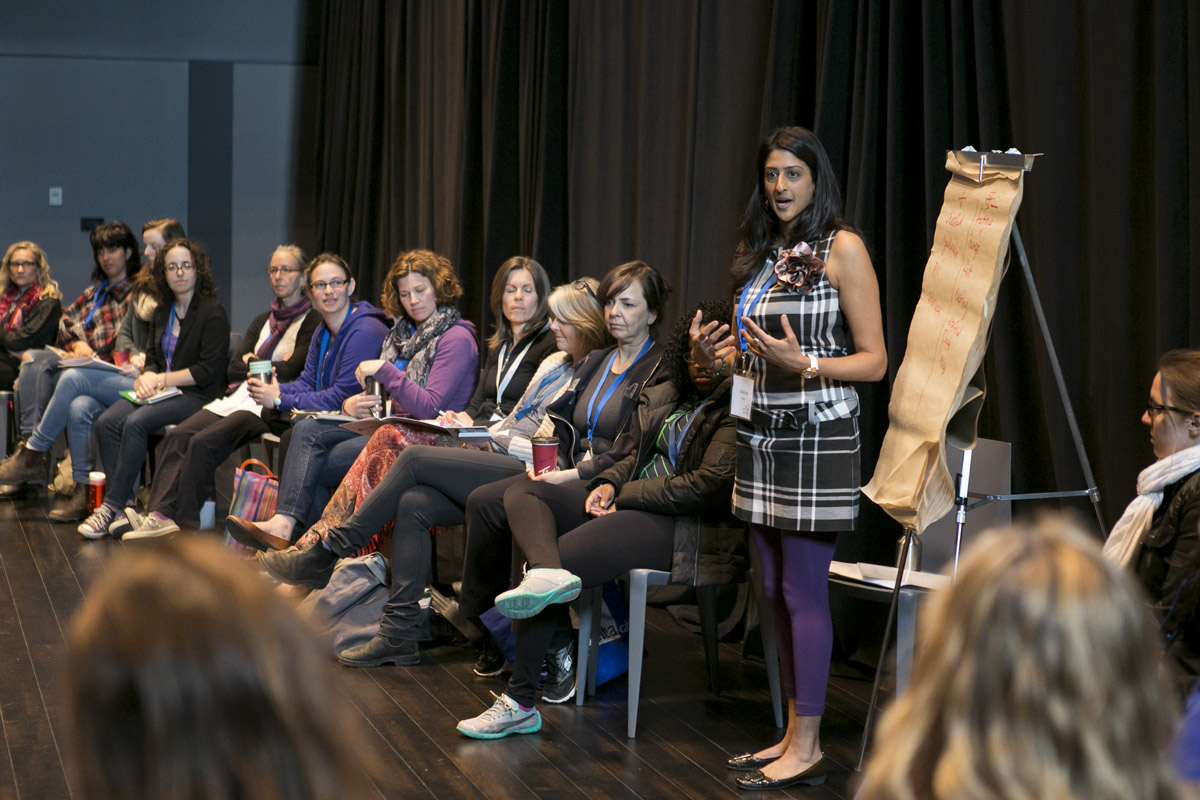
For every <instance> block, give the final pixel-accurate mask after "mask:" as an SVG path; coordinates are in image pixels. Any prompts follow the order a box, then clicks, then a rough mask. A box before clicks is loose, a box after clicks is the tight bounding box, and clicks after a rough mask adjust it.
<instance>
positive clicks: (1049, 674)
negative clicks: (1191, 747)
mask: <svg viewBox="0 0 1200 800" xmlns="http://www.w3.org/2000/svg"><path fill="white" fill-rule="evenodd" d="M928 603H929V606H928V607H927V608H926V610H925V614H927V615H928V617H927V618H926V623H927V625H926V626H923V628H922V630H924V631H926V632H927V633H926V634H925V635H924V636H923V641H922V642H921V645H920V647H919V649H918V652H917V662H916V664H915V667H914V669H913V676H914V681H913V683H912V685H911V686H910V687H909V688H908V691H906V692H905V693H904V694H902V695H900V697H898V698H897V699H896V701H895V703H894V704H893V705H892V707H891V708H890V709H888V711H887V713H886V714H885V715H884V717H883V720H882V721H881V723H880V726H879V733H878V734H877V735H876V736H875V737H874V740H875V742H876V743H877V745H876V750H875V753H874V755H873V756H872V757H871V760H870V761H869V762H868V764H867V769H866V779H865V781H864V782H863V785H862V788H861V789H860V790H859V793H858V797H859V798H861V800H900V799H901V798H918V797H919V798H928V800H960V798H978V799H979V800H1009V799H1010V798H1012V799H1013V800H1015V799H1016V798H1051V797H1053V798H1056V799H1057V800H1130V798H1135V797H1136V798H1138V800H1172V799H1173V798H1176V797H1179V796H1180V794H1179V791H1178V787H1177V785H1176V776H1175V775H1174V773H1173V770H1172V768H1171V764H1170V762H1169V757H1168V752H1167V751H1168V745H1169V742H1170V738H1171V731H1172V727H1173V725H1174V721H1175V719H1176V714H1175V712H1174V709H1173V707H1172V704H1171V703H1170V702H1168V701H1167V689H1166V686H1165V684H1164V682H1163V680H1162V678H1161V675H1160V671H1159V668H1158V665H1159V655H1160V654H1161V652H1162V647H1161V644H1160V642H1159V641H1158V636H1157V635H1156V633H1155V631H1154V629H1153V627H1152V626H1151V624H1150V622H1151V621H1150V619H1149V618H1148V617H1147V616H1146V612H1145V606H1144V605H1143V600H1142V597H1141V595H1140V593H1139V591H1138V588H1137V586H1136V585H1135V584H1134V581H1132V580H1130V578H1129V576H1128V575H1126V574H1124V573H1122V571H1121V570H1120V569H1119V568H1117V567H1116V566H1115V565H1114V564H1111V563H1109V562H1108V561H1106V560H1105V559H1104V558H1103V557H1102V556H1101V554H1100V552H1099V548H1098V547H1097V546H1096V544H1095V542H1094V541H1093V540H1092V539H1091V538H1090V537H1089V536H1088V535H1087V534H1085V533H1084V532H1083V531H1082V530H1080V529H1078V528H1076V527H1075V526H1074V524H1072V523H1070V522H1068V521H1066V520H1064V519H1063V518H1061V517H1053V516H1050V517H1044V518H1042V519H1040V520H1039V521H1038V522H1037V523H1036V524H1033V525H1023V526H1017V527H1015V528H1013V529H1009V530H1000V531H993V532H990V533H988V534H986V535H984V536H982V537H980V539H979V540H978V541H977V542H976V543H975V544H974V545H972V546H971V547H970V548H969V550H968V552H967V554H966V555H965V556H964V558H963V561H962V564H961V565H960V566H959V570H958V580H957V582H956V583H955V584H954V585H953V586H950V587H948V588H946V589H943V590H940V591H938V592H936V593H934V595H933V596H932V597H931V598H930V599H929V601H928Z"/></svg>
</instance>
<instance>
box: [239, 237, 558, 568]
mask: <svg viewBox="0 0 1200 800" xmlns="http://www.w3.org/2000/svg"><path fill="white" fill-rule="evenodd" d="M549 294H550V279H549V278H548V277H547V276H546V271H545V270H544V269H542V265H541V264H539V263H538V262H536V261H534V260H533V259H531V258H526V257H524V256H514V257H513V258H510V259H509V260H508V261H506V262H504V265H503V266H501V267H500V271H499V272H498V273H496V278H495V280H494V281H493V282H492V311H493V313H494V314H495V315H496V333H495V334H494V335H493V336H492V338H491V339H490V340H489V341H488V346H489V348H490V350H491V352H490V354H489V356H488V359H487V362H486V363H485V364H484V366H483V369H482V370H481V372H480V379H479V382H478V383H477V384H476V386H475V394H474V396H473V397H472V398H471V402H470V403H468V404H467V408H466V410H465V411H446V412H444V413H443V414H442V415H441V419H442V421H443V423H444V424H447V425H452V426H459V425H476V424H480V425H482V424H491V423H494V422H498V421H499V420H501V419H503V418H504V416H505V415H506V414H508V412H509V411H511V410H512V409H513V408H514V403H515V402H516V400H517V398H519V397H520V396H521V394H522V393H523V392H524V391H525V388H526V387H527V386H528V385H529V379H530V378H531V377H532V376H533V372H534V370H535V369H537V368H538V365H539V364H541V362H542V360H543V359H544V358H545V357H546V356H548V355H550V353H551V352H552V351H553V350H554V335H553V333H552V332H551V331H550V319H549V317H550V312H549V307H548V305H547V299H548V295H549ZM452 441H454V436H453V434H452V433H450V432H448V431H447V432H445V433H439V432H436V431H431V430H428V429H427V428H425V427H418V426H415V425H408V424H405V423H403V422H393V423H391V424H388V425H384V426H382V427H380V428H379V430H377V431H375V433H374V434H372V435H371V438H370V439H369V440H368V442H367V445H366V447H364V448H363V449H362V452H360V453H359V454H358V456H357V457H356V458H355V459H354V463H353V464H352V465H351V466H350V470H349V471H348V472H347V473H346V477H344V478H343V479H342V482H341V483H340V484H338V488H337V490H336V491H335V492H334V493H333V496H332V497H331V498H330V500H329V503H328V504H326V506H325V510H324V511H322V512H321V518H320V519H318V520H317V521H316V522H315V523H313V525H312V527H310V528H309V529H308V532H307V533H306V534H305V536H304V538H302V539H300V540H298V541H297V543H296V546H297V547H299V548H300V549H302V550H303V549H305V548H306V547H309V546H311V545H312V544H313V543H315V542H316V541H317V539H319V538H321V536H322V535H323V532H324V531H326V530H328V529H329V528H330V527H332V526H334V525H340V524H341V523H342V522H344V521H345V519H346V517H348V516H350V514H352V513H353V512H354V509H355V508H357V507H358V506H360V505H362V502H363V501H364V500H366V499H367V495H369V494H370V493H371V492H372V491H373V490H374V489H375V486H376V484H378V483H379V481H380V480H381V479H382V478H383V476H384V475H385V474H386V473H387V471H388V469H389V468H390V467H391V466H392V462H394V461H395V460H396V456H397V455H399V454H400V451H401V450H403V449H404V448H406V447H409V446H410V445H438V444H448V443H450V442H452ZM229 528H230V530H235V529H236V530H237V537H238V539H240V540H244V541H253V542H255V543H256V545H257V546H258V548H259V549H263V550H266V549H272V550H283V549H285V548H287V547H288V546H289V544H290V543H289V542H288V541H287V540H285V539H281V538H279V537H277V536H274V535H272V534H270V533H268V532H266V531H265V530H263V529H262V528H260V527H259V526H258V525H255V524H254V523H252V522H249V521H246V520H238V519H233V518H231V519H230V521H229ZM389 529H390V525H388V526H384V530H383V531H381V535H385V534H386V532H387V531H388V530H389ZM374 544H375V540H372V544H370V545H368V547H367V549H375V548H374Z"/></svg>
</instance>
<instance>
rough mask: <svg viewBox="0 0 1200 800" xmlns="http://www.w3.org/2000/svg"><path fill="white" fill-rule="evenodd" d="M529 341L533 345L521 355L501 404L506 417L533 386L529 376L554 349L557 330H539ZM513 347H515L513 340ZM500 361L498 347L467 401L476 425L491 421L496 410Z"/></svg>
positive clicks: (490, 356)
mask: <svg viewBox="0 0 1200 800" xmlns="http://www.w3.org/2000/svg"><path fill="white" fill-rule="evenodd" d="M528 342H529V349H528V350H526V351H525V357H524V358H523V359H521V363H520V364H519V365H518V366H517V369H516V371H515V372H513V376H512V378H511V379H510V380H509V382H508V386H507V387H506V388H505V389H504V402H503V403H501V404H500V416H502V417H503V416H505V415H507V414H510V413H512V411H513V409H515V408H516V407H517V401H518V400H520V399H521V395H522V394H524V392H525V389H526V387H528V386H529V380H530V379H531V378H532V377H533V373H534V372H536V371H537V368H538V364H541V363H542V360H543V359H544V358H545V357H546V356H548V355H550V354H551V353H553V352H554V333H553V332H552V331H551V330H550V328H549V327H546V328H545V329H544V330H541V331H539V332H538V333H537V334H536V335H535V336H534V337H533V338H532V339H531V340H528ZM520 344H521V345H523V344H525V342H521V343H520ZM518 346H520V345H518ZM509 347H510V349H511V347H512V343H511V342H510V343H509ZM499 361H500V348H499V347H497V348H496V349H495V350H493V351H492V352H491V353H489V354H488V357H487V361H485V362H484V363H483V368H482V369H481V370H480V371H479V382H478V383H476V384H475V394H473V395H471V402H469V403H467V408H466V413H467V414H468V415H469V416H470V417H471V419H473V420H475V424H476V425H487V424H488V423H489V421H490V420H491V416H492V414H493V412H495V411H496V372H497V371H498V370H499V368H500V365H499Z"/></svg>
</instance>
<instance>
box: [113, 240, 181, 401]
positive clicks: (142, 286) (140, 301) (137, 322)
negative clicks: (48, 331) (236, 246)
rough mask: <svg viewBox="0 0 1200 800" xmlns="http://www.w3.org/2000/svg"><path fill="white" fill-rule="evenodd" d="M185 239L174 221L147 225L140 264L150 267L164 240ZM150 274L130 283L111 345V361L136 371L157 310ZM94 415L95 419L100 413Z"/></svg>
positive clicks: (141, 363) (143, 362) (143, 363)
mask: <svg viewBox="0 0 1200 800" xmlns="http://www.w3.org/2000/svg"><path fill="white" fill-rule="evenodd" d="M186 236H187V234H186V233H184V231H183V226H182V225H180V224H179V222H178V221H177V220H173V219H170V218H164V219H152V220H150V221H148V222H147V223H146V224H145V225H143V226H142V244H143V245H145V246H144V247H143V249H142V255H143V256H144V257H145V262H144V263H145V264H146V265H147V266H152V265H153V264H154V258H155V256H157V255H158V251H159V250H161V249H162V248H163V245H165V244H166V243H167V241H168V240H170V239H183V238H185V237H186ZM153 272H154V271H153V270H150V269H146V270H142V272H141V273H140V274H139V275H138V277H137V278H136V279H135V280H134V281H133V290H132V292H131V293H130V295H129V311H128V313H126V314H125V321H124V322H122V323H121V329H120V330H118V331H117V341H116V344H114V345H113V353H115V354H117V355H115V356H114V358H115V359H116V360H118V361H119V360H121V359H122V358H125V357H128V359H129V363H130V364H131V365H133V367H134V368H136V369H138V370H140V369H141V368H142V367H144V366H146V351H147V350H149V349H150V327H151V324H152V323H153V322H154V309H156V308H158V298H157V297H155V294H154V274H153ZM121 354H126V355H121ZM135 374H136V373H135ZM109 405H111V403H110V404H109ZM101 410H103V409H101ZM96 413H97V415H99V413H100V412H99V411H98V412H96Z"/></svg>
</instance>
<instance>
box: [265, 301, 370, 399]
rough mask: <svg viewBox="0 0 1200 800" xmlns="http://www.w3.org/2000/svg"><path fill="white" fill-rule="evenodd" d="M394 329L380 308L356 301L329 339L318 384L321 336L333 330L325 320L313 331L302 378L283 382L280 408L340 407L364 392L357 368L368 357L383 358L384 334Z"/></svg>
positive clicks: (280, 393)
mask: <svg viewBox="0 0 1200 800" xmlns="http://www.w3.org/2000/svg"><path fill="white" fill-rule="evenodd" d="M390 329H391V325H389V324H388V318H387V315H386V314H384V313H383V312H382V311H380V310H379V309H378V308H376V307H375V306H373V305H371V304H370V303H367V302H365V301H364V302H360V303H355V304H354V305H353V306H352V310H351V313H350V316H349V317H347V318H346V321H345V322H343V323H342V326H341V328H340V329H339V330H338V333H337V336H334V337H332V338H331V339H330V341H329V344H328V347H327V348H326V352H325V363H324V365H323V366H324V368H323V369H322V370H321V381H320V384H319V385H318V382H317V361H318V359H320V357H321V337H322V336H324V335H327V334H328V331H329V329H328V328H326V327H325V323H324V322H322V323H321V324H320V325H318V326H317V329H316V330H315V331H314V332H313V337H312V343H311V344H310V345H309V346H308V358H307V360H305V362H304V371H303V372H301V373H300V377H299V378H296V380H294V381H292V382H291V383H281V384H279V408H280V410H282V411H291V410H292V409H296V408H306V409H318V410H321V411H337V410H339V409H340V408H341V407H342V401H343V400H345V399H346V398H347V397H349V396H350V395H352V394H357V393H358V392H361V391H362V387H361V386H359V385H358V381H357V380H355V378H354V370H356V369H358V365H359V363H361V362H363V361H366V360H367V359H368V358H379V349H380V348H381V347H383V337H385V336H387V332H388V330H390Z"/></svg>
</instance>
